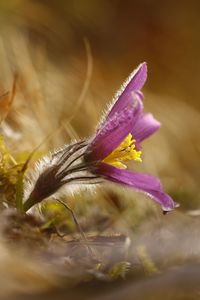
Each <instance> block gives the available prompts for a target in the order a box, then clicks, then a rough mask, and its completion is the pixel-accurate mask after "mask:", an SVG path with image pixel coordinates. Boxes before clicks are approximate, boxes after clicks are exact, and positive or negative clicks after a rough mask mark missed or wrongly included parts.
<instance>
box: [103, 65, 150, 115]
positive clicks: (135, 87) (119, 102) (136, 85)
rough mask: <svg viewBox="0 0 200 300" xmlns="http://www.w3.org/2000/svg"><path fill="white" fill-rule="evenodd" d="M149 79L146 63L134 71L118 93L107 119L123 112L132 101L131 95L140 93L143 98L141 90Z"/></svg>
mask: <svg viewBox="0 0 200 300" xmlns="http://www.w3.org/2000/svg"><path fill="white" fill-rule="evenodd" d="M146 79H147V64H146V63H145V62H144V63H142V64H140V65H139V66H138V67H137V69H136V70H134V71H133V72H132V73H131V74H130V76H129V77H128V79H127V80H126V81H125V82H124V84H123V85H122V87H121V89H120V90H119V91H118V92H117V93H116V95H115V96H114V100H113V103H114V104H113V106H112V108H111V110H110V112H109V114H108V116H107V117H111V116H113V114H115V113H116V112H120V111H121V110H123V109H124V108H125V107H126V106H127V105H128V103H129V102H130V101H131V100H132V99H131V98H130V97H129V95H130V94H131V93H132V92H136V91H138V95H139V96H140V97H141V98H143V95H142V93H141V92H139V91H140V89H141V88H142V87H143V85H144V83H145V81H146Z"/></svg>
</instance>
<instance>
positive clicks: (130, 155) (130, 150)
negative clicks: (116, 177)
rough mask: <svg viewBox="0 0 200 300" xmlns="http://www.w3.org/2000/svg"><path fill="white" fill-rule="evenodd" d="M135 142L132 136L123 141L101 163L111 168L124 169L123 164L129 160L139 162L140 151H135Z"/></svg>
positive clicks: (129, 135)
mask: <svg viewBox="0 0 200 300" xmlns="http://www.w3.org/2000/svg"><path fill="white" fill-rule="evenodd" d="M134 143H135V140H134V139H133V137H132V134H130V133H129V134H128V136H127V137H126V138H125V139H124V140H123V142H122V143H121V144H120V145H119V146H118V147H117V148H116V149H114V150H113V151H112V152H111V153H110V154H109V155H108V156H107V157H106V158H104V160H103V162H104V163H106V164H109V165H112V166H115V167H117V168H120V169H126V168H127V167H126V165H125V164H124V163H123V162H126V161H129V160H135V161H139V162H141V161H142V159H141V157H140V156H141V151H137V150H135V144H134Z"/></svg>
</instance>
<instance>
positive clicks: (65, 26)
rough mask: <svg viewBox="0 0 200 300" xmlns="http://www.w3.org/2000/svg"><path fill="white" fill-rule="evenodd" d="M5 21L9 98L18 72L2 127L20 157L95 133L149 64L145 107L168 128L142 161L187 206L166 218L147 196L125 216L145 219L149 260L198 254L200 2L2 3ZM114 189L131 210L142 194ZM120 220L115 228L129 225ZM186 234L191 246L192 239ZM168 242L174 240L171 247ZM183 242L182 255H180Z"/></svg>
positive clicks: (0, 29)
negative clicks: (129, 80)
mask: <svg viewBox="0 0 200 300" xmlns="http://www.w3.org/2000/svg"><path fill="white" fill-rule="evenodd" d="M0 25H1V26H0V65H1V72H0V93H1V94H2V95H4V93H5V92H7V91H8V90H10V89H11V87H12V84H13V80H14V77H15V76H17V88H16V89H17V91H16V96H15V99H14V101H13V103H12V107H9V105H8V103H7V102H6V101H7V100H5V99H4V97H2V99H0V100H1V101H0V108H1V111H0V114H1V118H2V119H3V120H4V121H3V123H2V128H1V130H2V133H3V134H4V136H5V138H6V143H7V145H8V146H9V148H10V149H11V151H12V153H13V155H14V156H15V157H17V159H18V160H20V159H21V158H22V157H24V156H23V155H25V154H26V153H29V152H30V151H32V150H33V149H34V148H35V147H37V146H38V145H39V144H40V143H41V142H42V141H43V140H44V139H45V138H46V137H47V136H49V135H50V136H49V138H48V139H47V140H46V141H45V142H44V143H43V144H42V146H41V148H40V149H41V153H42V154H44V153H46V152H47V151H49V150H53V149H54V148H56V147H59V146H62V145H63V144H64V143H67V142H70V140H71V139H74V138H79V137H85V136H89V135H90V134H92V133H93V132H94V129H95V127H96V124H97V122H98V120H99V118H100V116H101V113H102V111H103V110H104V109H105V108H106V105H107V103H108V102H109V101H110V100H111V99H112V97H113V95H114V93H115V91H116V90H117V89H118V88H119V87H120V85H121V84H122V82H123V81H124V80H125V79H126V77H127V76H128V75H129V73H130V72H131V71H132V70H133V69H134V68H136V67H137V65H138V64H139V63H141V62H143V61H146V62H147V63H148V80H147V83H146V85H145V87H144V89H143V91H144V94H145V100H144V101H145V109H146V111H151V112H152V113H153V114H154V116H155V117H156V118H157V119H158V120H159V121H161V123H162V127H161V130H160V132H159V133H157V134H156V135H155V136H153V137H152V138H151V139H150V140H148V141H145V142H144V147H143V148H144V149H143V164H141V165H140V166H136V168H137V169H139V170H140V171H144V172H147V173H151V174H154V175H156V176H159V177H160V178H161V180H162V183H163V185H164V187H165V190H166V191H167V192H169V193H170V194H171V195H172V196H173V198H174V200H175V201H176V202H179V203H180V204H181V206H180V208H179V209H178V210H177V211H176V212H174V213H172V215H170V216H166V218H165V220H163V216H162V214H161V212H160V210H159V209H158V208H157V206H154V205H153V204H151V203H150V202H151V201H150V200H146V199H144V197H143V198H142V204H138V205H139V207H140V208H138V206H137V205H136V206H134V209H135V211H136V213H135V215H134V218H132V217H133V216H132V214H129V213H125V214H123V217H124V216H125V219H126V220H127V222H128V224H129V225H130V224H132V223H133V224H134V226H135V227H134V226H133V228H134V230H135V228H136V229H137V228H138V227H137V226H139V225H138V224H141V223H142V224H143V225H142V226H141V227H139V233H140V237H139V235H138V239H136V241H135V242H136V244H146V245H147V247H149V249H150V250H149V251H150V252H151V256H152V257H154V258H158V257H159V259H160V261H162V258H163V257H164V256H165V255H166V252H167V251H169V252H168V253H170V254H169V257H170V259H171V258H172V257H173V259H174V260H175V261H176V262H177V260H178V264H180V260H182V259H183V260H184V258H185V256H187V255H188V256H187V259H188V260H190V259H191V256H192V257H193V255H194V253H195V257H196V256H197V258H198V260H199V250H198V249H199V246H200V245H199V240H198V226H199V225H200V224H199V221H198V220H199V215H200V193H199V177H200V168H199V152H200V139H199V136H200V101H199V99H200V88H199V87H200V84H199V80H200V59H199V53H200V34H199V32H200V2H199V1H198V0H190V1H188V0H173V1H172V0H168V1H159V0H140V1H137V0H134V1H131V0H125V1H122V0H110V1H106V0H84V1H82V0H72V1H68V0H66V1H65V0H59V1H58V0H57V1H56V0H34V1H31V0H13V1H11V0H7V1H4V0H2V1H0ZM39 156H40V155H39ZM131 168H135V165H134V164H133V165H132V166H131ZM111 190H112V188H111ZM109 193H113V191H112V192H111V191H110V189H109ZM117 194H118V196H119V198H120V201H122V202H123V201H125V203H127V205H128V207H129V204H130V203H129V201H130V202H131V201H132V199H133V198H135V197H136V196H135V195H134V196H133V193H132V192H130V193H129V192H127V193H126V194H123V193H122V192H121V194H120V191H118V193H117ZM109 195H110V194H109ZM112 196H113V194H112ZM101 197H104V198H106V197H107V196H105V195H103V196H102V195H101ZM101 197H100V198H101ZM113 197H115V195H114V196H113ZM94 198H95V199H96V200H97V199H98V198H99V195H97V194H95V196H94ZM81 200H82V198H81V199H80V200H79V202H82V201H81ZM77 201H78V200H77ZM145 201H146V202H145ZM136 202H137V201H136ZM138 202H140V201H138ZM72 203H73V201H72ZM146 203H147V204H146ZM73 205H75V204H73ZM102 205H105V203H104V204H101V205H100V207H101V208H102ZM130 205H131V204H130ZM151 205H152V207H153V208H152V207H151ZM149 207H151V210H150V213H149ZM78 209H79V208H78ZM106 209H107V207H106ZM79 210H80V211H81V208H80V209H79ZM137 213H138V215H136V214H137ZM92 214H93V211H92V212H90V213H89V218H90V220H91V218H92V216H91V215H92ZM152 214H153V216H154V217H153V221H152V219H151V218H152ZM115 217H116V216H115ZM149 218H150V221H149ZM94 219H95V218H94ZM120 220H121V219H120ZM93 221H94V220H93ZM143 222H144V223H143ZM149 222H150V224H151V225H149ZM119 224H120V225H118V226H116V228H117V230H119V231H120V230H122V231H123V229H121V228H122V227H123V226H122V227H120V226H121V223H120V222H119ZM158 224H159V226H160V228H161V229H163V231H159V232H157V231H156V234H155V236H156V238H157V240H156V241H157V242H158V243H160V240H161V241H162V243H163V245H165V246H166V248H164V249H165V250H163V249H162V251H163V252H162V251H161V252H159V251H158V249H157V250H156V251H155V248H154V243H153V244H152V241H151V239H149V235H147V231H148V232H151V233H152V232H153V233H154V232H155V231H154V230H155V228H158ZM169 224H170V225H169ZM188 224H189V225H188ZM93 225H94V224H93ZM88 226H89V225H88ZM95 226H96V225H94V227H95ZM131 226H132V225H131ZM170 226H171V227H170ZM188 226H189V227H188ZM125 227H126V230H125V231H126V232H127V225H126V226H125ZM86 228H87V226H86ZM88 228H89V227H88ZM88 228H87V229H88ZM90 229H91V228H90ZM129 229H130V228H129ZM95 230H96V227H95ZM131 230H132V227H131ZM131 230H130V232H131V234H132V231H131ZM156 230H158V229H156ZM172 232H173V234H172ZM191 232H193V233H194V232H195V234H194V236H193V237H194V239H195V240H193V239H192V238H191ZM166 233H167V234H166ZM170 234H171V235H170ZM150 235H151V234H150ZM158 236H159V237H158ZM188 237H190V238H191V240H190V241H189V242H188V243H189V244H190V247H189V246H188V243H187V242H185V241H187V238H188ZM177 241H178V242H177ZM168 243H171V245H172V244H173V247H172V248H170V249H169V248H168V246H167V245H168ZM179 243H181V244H179ZM180 245H182V246H183V247H182V251H180V252H181V253H179V255H180V257H181V258H180V257H179V256H178V255H177V253H176V251H177V250H176V249H177V247H178V248H179V247H180ZM180 248H181V247H180ZM158 252H159V253H158ZM175 253H176V255H175ZM186 254H187V255H186ZM174 257H175V258H174ZM170 259H169V260H170ZM173 259H172V261H174V260H173ZM188 260H187V261H188ZM159 263H160V262H159ZM162 263H163V262H162ZM166 264H167V263H166ZM170 265H173V263H171V262H170ZM183 273H184V270H183ZM181 274H182V273H181ZM184 274H185V273H184ZM184 274H183V277H184V276H185V275H184ZM181 276H182V275H181ZM169 277H170V276H169ZM170 278H171V277H170ZM184 278H185V277H184ZM167 280H168V279H167ZM167 282H168V281H167ZM154 284H156V283H152V286H154ZM170 284H171V283H170V281H169V282H168V285H170ZM136 289H137V287H136ZM138 289H139V288H138ZM158 293H159V291H158ZM130 294H131V292H130ZM115 296H116V295H115ZM143 296H144V297H145V295H143ZM148 296H149V295H148ZM122 297H123V296H122ZM127 297H128V296H127ZM158 297H159V296H158ZM195 297H196V296H195ZM106 299H107V298H106ZM119 299H120V298H119ZM127 299H128V298H127ZM138 299H139V298H138ZM152 299H153V298H152ZM170 299H171V298H170ZM181 299H182V298H181ZM188 299H189V298H188ZM195 299H196V298H195Z"/></svg>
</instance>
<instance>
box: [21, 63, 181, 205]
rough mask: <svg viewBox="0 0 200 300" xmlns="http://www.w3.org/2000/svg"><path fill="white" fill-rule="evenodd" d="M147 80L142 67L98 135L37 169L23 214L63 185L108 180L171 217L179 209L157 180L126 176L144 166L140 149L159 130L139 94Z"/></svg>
mask: <svg viewBox="0 0 200 300" xmlns="http://www.w3.org/2000/svg"><path fill="white" fill-rule="evenodd" d="M146 78H147V65H146V63H142V64H140V65H139V66H138V68H137V69H136V70H135V71H133V73H131V75H130V76H129V78H128V79H127V80H126V81H125V83H124V84H123V86H122V88H121V89H120V90H119V91H118V92H117V93H116V95H115V97H114V100H113V103H112V105H111V106H110V108H109V109H108V112H107V114H106V115H105V116H104V118H103V120H102V121H101V122H100V125H99V126H98V128H97V130H96V134H95V135H94V136H93V137H91V138H90V139H87V140H83V141H78V142H75V143H73V144H71V145H68V146H65V147H64V148H63V149H60V150H59V151H57V152H55V153H53V154H51V155H50V156H49V157H46V158H44V159H43V160H42V161H41V162H39V163H38V164H37V166H36V170H37V171H38V172H37V176H36V177H35V179H34V180H33V181H32V182H31V187H30V188H29V189H28V192H27V193H26V198H27V199H26V201H25V203H24V209H25V211H26V210H28V209H29V208H30V207H31V206H33V205H34V204H36V203H38V202H41V201H42V200H43V199H44V198H47V197H49V196H50V195H52V194H54V193H55V192H57V191H58V190H59V189H60V188H61V187H63V186H64V185H65V186H66V187H69V185H70V184H77V185H78V184H79V185H82V184H94V183H95V184H97V183H100V182H102V181H104V180H108V181H112V182H116V183H118V184H121V185H125V186H129V187H132V188H134V189H135V190H137V191H140V192H143V193H145V194H146V195H148V196H149V197H151V198H152V199H153V200H154V201H156V202H157V203H159V204H160V205H161V207H162V209H163V211H170V210H172V209H174V208H175V207H176V203H175V202H174V201H173V200H172V198H171V197H170V196H169V195H168V194H166V193H165V192H164V191H163V189H162V186H161V183H160V181H159V179H157V178H156V177H154V176H151V175H148V174H144V173H137V172H133V171H129V170H127V166H126V162H128V161H135V162H141V161H142V160H141V149H142V147H141V143H142V141H143V140H144V139H146V138H148V137H149V136H150V135H152V134H153V133H154V132H155V131H157V130H158V129H159V128H160V123H159V122H158V121H157V120H155V119H154V117H153V116H152V114H150V113H144V112H143V94H142V92H141V89H142V87H143V85H144V83H145V81H146Z"/></svg>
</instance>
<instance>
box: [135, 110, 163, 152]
mask: <svg viewBox="0 0 200 300" xmlns="http://www.w3.org/2000/svg"><path fill="white" fill-rule="evenodd" d="M160 126H161V124H160V122H158V121H157V120H156V119H154V117H153V115H152V114H149V113H148V114H143V115H142V116H141V117H140V118H138V121H137V122H136V123H135V124H134V127H133V130H132V132H131V133H132V135H133V138H134V139H135V140H136V143H137V146H138V147H137V148H140V146H139V143H140V142H142V141H143V140H144V139H146V138H148V137H149V136H150V135H152V134H153V133H154V132H156V131H157V130H158V129H159V128H160Z"/></svg>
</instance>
